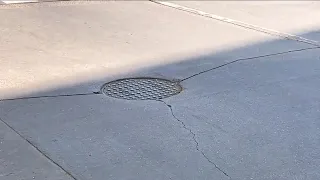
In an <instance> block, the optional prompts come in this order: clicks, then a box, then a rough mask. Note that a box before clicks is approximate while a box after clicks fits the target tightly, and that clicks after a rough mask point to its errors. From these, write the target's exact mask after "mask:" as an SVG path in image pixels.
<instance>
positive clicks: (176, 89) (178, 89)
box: [100, 77, 183, 101]
mask: <svg viewBox="0 0 320 180" xmlns="http://www.w3.org/2000/svg"><path fill="white" fill-rule="evenodd" d="M130 80H131V81H134V80H138V81H139V80H141V81H142V85H143V84H144V83H146V82H143V80H146V81H148V80H149V81H150V80H151V81H160V82H164V83H168V84H169V85H170V86H172V87H171V88H173V90H171V92H170V93H169V94H164V95H162V96H161V97H158V98H157V97H153V95H150V98H148V97H143V98H140V99H139V97H136V96H135V95H132V96H133V97H126V95H125V94H121V92H119V93H116V94H117V95H111V92H112V91H107V90H106V88H108V87H109V88H110V86H111V85H115V86H116V83H120V84H121V83H125V82H124V81H130ZM161 90H163V89H158V90H156V92H157V93H159V91H160V92H161ZM182 91H183V87H182V86H181V84H180V81H177V80H169V79H164V78H157V77H131V78H121V79H116V80H112V81H109V82H107V83H105V84H103V85H102V86H101V88H100V92H101V93H102V94H104V95H105V96H107V97H110V98H116V99H122V100H136V101H144V100H160V99H165V98H169V97H171V96H175V95H177V94H179V93H181V92H182ZM108 92H109V93H108ZM138 92H139V93H138V94H140V93H141V92H140V91H138ZM164 92H165V91H164ZM164 92H162V93H164Z"/></svg>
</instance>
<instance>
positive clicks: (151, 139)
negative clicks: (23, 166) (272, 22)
mask: <svg viewBox="0 0 320 180" xmlns="http://www.w3.org/2000/svg"><path fill="white" fill-rule="evenodd" d="M1 8H2V7H1ZM1 10H3V11H0V15H1V16H2V15H3V16H5V17H8V18H6V19H4V20H3V21H1V22H0V27H1V31H0V33H1V36H0V42H1V43H2V44H3V46H1V47H0V48H1V49H0V52H1V53H0V58H1V59H2V60H1V61H0V67H1V71H0V77H1V79H0V80H1V81H0V86H1V91H0V94H1V99H2V100H1V101H0V118H1V119H2V120H4V121H5V122H6V123H8V124H9V125H10V126H12V127H13V128H14V129H15V130H16V131H18V132H19V133H20V134H21V135H22V136H23V137H24V138H26V139H28V140H29V141H30V142H32V143H33V144H34V145H35V146H36V147H37V148H39V150H41V151H42V152H44V153H45V154H47V155H48V156H49V157H50V158H52V159H53V160H54V161H55V162H57V163H58V164H59V165H61V166H62V167H63V168H65V169H66V170H68V171H70V172H71V173H72V175H74V176H75V177H76V178H77V179H78V180H87V179H93V180H101V179H103V178H107V179H117V180H118V179H139V180H140V179H183V180H185V179H210V180H211V179H219V180H220V179H222V180H224V179H235V180H236V179H239V180H242V179H250V178H252V179H284V180H286V179H288V180H289V179H290V180H291V179H298V180H300V179H301V180H313V179H319V177H320V175H319V168H318V167H319V158H318V157H319V147H320V145H319V143H318V142H319V138H318V137H319V126H320V125H319V123H318V122H317V119H318V117H319V113H318V109H319V104H320V103H319V96H318V93H317V92H318V89H319V87H318V84H319V82H318V79H319V78H318V77H319V68H318V67H320V66H319V55H318V54H319V51H318V50H314V51H307V50H304V51H302V50H301V52H300V53H299V52H295V53H293V52H287V53H284V55H275V54H273V55H270V54H272V53H278V52H284V51H288V50H297V49H301V48H310V47H313V46H310V45H306V44H303V43H298V42H295V41H288V40H283V39H280V38H274V37H272V36H269V35H266V34H263V33H258V32H252V31H249V30H246V29H242V28H239V27H235V26H233V25H228V24H225V23H222V22H215V21H212V20H210V19H207V18H204V17H200V16H196V15H191V14H187V13H183V12H178V11H176V10H174V9H170V8H166V7H163V6H159V5H157V4H154V3H150V2H142V1H141V2H59V3H48V4H30V5H17V6H6V7H5V8H3V9H1ZM21 18H23V19H24V21H22V20H21ZM315 33H317V31H316V30H310V31H303V32H300V34H306V35H308V34H309V35H312V34H315ZM265 55H267V56H265ZM255 56H256V57H255ZM258 56H261V57H260V58H257V57H258ZM262 56H265V58H262ZM253 57H255V58H253ZM234 60H239V61H238V62H237V63H232V64H229V65H227V66H224V67H223V68H218V69H215V70H212V71H207V72H206V73H201V72H202V71H205V70H210V69H212V68H214V67H219V66H220V65H223V64H226V63H230V62H233V61H234ZM197 73H201V74H199V75H197ZM131 75H134V76H138V75H140V76H145V75H147V76H155V77H166V78H169V79H186V78H188V79H186V80H185V81H183V86H184V91H183V93H182V94H180V95H178V96H175V97H172V98H170V99H166V100H165V101H164V102H159V101H142V102H141V101H122V100H116V99H112V98H107V97H105V96H103V95H101V94H92V92H93V91H98V90H99V87H100V86H101V85H102V84H103V83H104V82H106V81H108V80H111V79H114V78H116V77H127V76H131ZM193 75H196V76H195V77H192V78H191V76H193ZM189 77H190V78H189ZM68 93H70V94H69V95H70V96H68V97H62V96H61V97H39V96H43V95H45V96H46V95H59V94H60V95H61V94H68ZM77 93H84V94H82V95H81V94H77ZM25 96H35V97H37V98H33V99H28V98H26V99H15V100H3V98H17V97H25ZM168 105H170V106H168ZM171 110H172V112H171ZM172 113H173V114H172ZM8 158H9V159H8V160H7V161H10V157H8ZM12 168H14V167H12ZM12 168H9V170H11V169H12ZM9 170H5V171H9Z"/></svg>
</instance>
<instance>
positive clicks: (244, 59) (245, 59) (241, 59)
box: [179, 46, 320, 82]
mask: <svg viewBox="0 0 320 180" xmlns="http://www.w3.org/2000/svg"><path fill="white" fill-rule="evenodd" d="M313 49H320V46H319V47H309V48H303V49H295V50H289V51H284V52H278V53H272V54H265V55H260V56H253V57H248V58H240V59H236V60H233V61H230V62H228V63H225V64H221V65H219V66H215V67H213V68H210V69H207V70H204V71H201V72H198V73H196V74H193V75H191V76H188V77H186V78H184V79H181V80H180V81H179V82H183V81H185V80H188V79H191V78H194V77H195V76H198V75H201V74H204V73H206V72H209V71H212V70H215V69H219V68H221V67H224V66H227V65H230V64H233V63H236V62H239V61H247V60H251V59H258V58H264V57H270V56H277V55H282V54H288V53H293V52H300V51H307V50H313Z"/></svg>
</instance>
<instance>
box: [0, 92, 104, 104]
mask: <svg viewBox="0 0 320 180" xmlns="http://www.w3.org/2000/svg"><path fill="white" fill-rule="evenodd" d="M94 94H102V93H101V92H92V93H79V94H61V95H51V96H50V95H49V96H29V97H19V98H8V99H0V102H1V101H14V100H24V99H39V98H56V97H72V96H87V95H94Z"/></svg>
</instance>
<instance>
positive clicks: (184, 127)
mask: <svg viewBox="0 0 320 180" xmlns="http://www.w3.org/2000/svg"><path fill="white" fill-rule="evenodd" d="M156 101H159V102H162V103H164V104H165V105H166V106H167V107H168V108H169V109H170V112H171V115H172V117H173V118H174V119H176V120H177V121H178V122H179V123H180V124H181V125H182V127H183V129H185V130H187V131H189V133H190V134H191V135H192V139H193V141H194V143H195V144H196V150H197V151H198V152H200V153H201V155H202V156H203V157H204V158H205V159H206V160H207V161H208V162H209V163H210V164H212V165H213V166H214V167H215V168H216V169H217V170H218V171H220V172H221V173H223V174H224V175H225V176H227V177H228V178H229V179H231V177H230V176H229V175H228V174H227V173H226V172H225V171H224V170H222V169H221V168H220V167H219V166H218V165H217V164H216V163H215V162H213V161H212V160H210V159H209V157H208V156H207V155H206V154H205V153H204V152H203V151H202V150H201V149H200V148H199V142H198V141H197V138H196V134H195V133H194V132H193V131H192V130H191V129H190V128H188V127H187V126H186V124H185V123H184V122H183V121H182V120H180V119H179V118H177V116H176V115H175V114H174V112H173V109H172V106H171V105H170V104H167V103H166V102H165V101H163V100H156Z"/></svg>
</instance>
